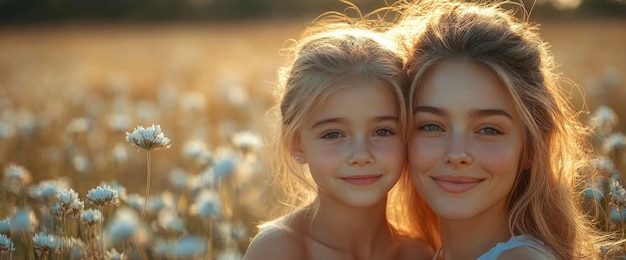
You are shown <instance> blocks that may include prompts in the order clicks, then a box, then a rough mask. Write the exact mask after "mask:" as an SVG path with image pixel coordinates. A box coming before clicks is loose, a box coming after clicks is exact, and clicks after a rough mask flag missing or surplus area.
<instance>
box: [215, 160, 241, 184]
mask: <svg viewBox="0 0 626 260" xmlns="http://www.w3.org/2000/svg"><path fill="white" fill-rule="evenodd" d="M236 168H237V158H236V157H235V156H233V155H226V156H223V158H221V159H220V160H218V161H217V162H216V163H215V165H213V167H212V168H211V169H210V170H211V172H212V175H213V178H214V179H215V180H222V179H225V178H226V177H228V176H230V175H232V174H233V173H234V172H235V169H236Z"/></svg>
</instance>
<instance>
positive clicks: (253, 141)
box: [232, 131, 263, 153]
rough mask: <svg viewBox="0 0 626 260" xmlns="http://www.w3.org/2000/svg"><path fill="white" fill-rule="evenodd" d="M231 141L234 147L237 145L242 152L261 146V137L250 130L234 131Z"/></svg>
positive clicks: (254, 149)
mask: <svg viewBox="0 0 626 260" xmlns="http://www.w3.org/2000/svg"><path fill="white" fill-rule="evenodd" d="M232 142H233V144H234V145H235V147H237V148H238V149H240V150H241V151H243V152H244V153H247V152H251V151H256V150H257V149H259V148H260V147H261V146H263V142H262V140H261V137H260V136H259V135H257V134H255V133H253V132H250V131H243V132H238V133H235V134H234V135H233V137H232Z"/></svg>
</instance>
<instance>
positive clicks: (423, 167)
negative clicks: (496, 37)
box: [409, 61, 522, 220]
mask: <svg viewBox="0 0 626 260" xmlns="http://www.w3.org/2000/svg"><path fill="white" fill-rule="evenodd" d="M415 101H416V102H415V104H416V105H415V107H414V108H413V111H412V112H413V116H414V120H415V123H414V125H413V131H414V132H413V139H412V141H411V143H410V144H409V164H410V168H411V173H412V176H413V182H414V184H415V188H416V189H417V191H418V192H419V193H420V194H421V195H422V196H423V197H424V199H425V200H426V201H427V202H428V204H429V205H430V207H431V208H432V209H433V210H434V212H435V213H436V214H437V215H439V217H441V218H442V220H469V219H472V218H476V217H481V216H482V217H489V218H491V217H495V216H496V215H499V216H506V215H505V214H504V212H505V210H506V209H505V207H506V201H507V197H508V195H509V193H510V191H511V190H512V188H513V183H514V182H515V178H516V174H517V172H518V168H519V160H520V156H521V153H522V122H521V119H520V117H519V115H518V113H517V111H516V109H515V107H514V103H513V99H512V97H511V96H510V95H509V93H508V91H507V90H506V88H505V86H504V85H502V83H500V81H499V80H498V79H497V78H496V77H495V76H493V74H491V73H490V71H489V70H487V69H486V68H484V67H482V66H480V65H478V64H475V63H472V62H467V61H448V62H444V63H442V64H440V65H438V66H436V67H434V68H433V70H431V71H430V74H429V75H428V76H427V77H426V79H425V81H424V84H423V85H422V87H421V89H420V90H419V92H418V93H417V97H416V100H415Z"/></svg>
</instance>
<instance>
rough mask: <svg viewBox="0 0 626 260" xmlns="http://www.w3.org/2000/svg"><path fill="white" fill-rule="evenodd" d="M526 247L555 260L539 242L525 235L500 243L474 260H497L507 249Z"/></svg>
mask: <svg viewBox="0 0 626 260" xmlns="http://www.w3.org/2000/svg"><path fill="white" fill-rule="evenodd" d="M522 246H528V247H532V248H534V249H537V250H539V251H541V252H542V253H544V254H546V255H547V256H550V257H551V258H552V259H556V256H554V254H553V253H552V251H550V249H548V248H547V247H546V246H545V245H544V244H543V243H542V242H541V241H539V240H533V239H531V238H529V237H527V236H525V235H519V236H514V237H511V239H509V241H506V242H500V243H498V244H497V245H496V246H494V247H493V248H491V249H490V250H489V251H488V252H487V253H485V254H483V255H481V256H480V257H479V258H478V259H476V260H493V259H498V257H499V256H500V255H501V254H502V253H504V251H507V250H509V249H513V248H516V247H522Z"/></svg>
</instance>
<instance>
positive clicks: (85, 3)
mask: <svg viewBox="0 0 626 260" xmlns="http://www.w3.org/2000/svg"><path fill="white" fill-rule="evenodd" d="M533 1H534V0H524V3H525V4H526V6H527V7H529V6H530V3H532V2H533ZM549 1H554V2H558V1H568V0H548V3H547V4H546V3H544V4H541V5H537V6H535V7H534V9H533V16H540V17H542V18H545V17H547V18H549V17H561V16H565V17H571V16H576V17H578V16H602V17H605V16H612V17H624V18H626V0H582V2H581V4H580V5H579V6H578V8H576V9H573V10H558V9H557V8H555V7H554V6H553V5H551V4H550V3H549ZM574 1H576V0H574ZM352 2H353V3H355V4H356V5H357V6H358V7H359V8H360V9H361V10H362V11H364V12H367V11H371V10H374V9H376V8H379V7H383V6H385V5H386V4H385V0H354V1H352ZM386 2H393V0H387V1H386ZM539 2H541V1H539ZM544 2H545V1H544ZM346 7H347V6H346V5H345V4H343V3H341V2H340V1H339V0H0V23H2V24H14V23H41V22H57V21H61V22H62V21H72V20H88V21H148V22H149V21H180V20H182V21H197V20H200V21H205V20H233V19H257V18H294V17H303V16H307V17H309V16H315V15H318V14H320V13H322V12H324V11H328V10H334V11H342V10H343V9H345V8H346Z"/></svg>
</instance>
